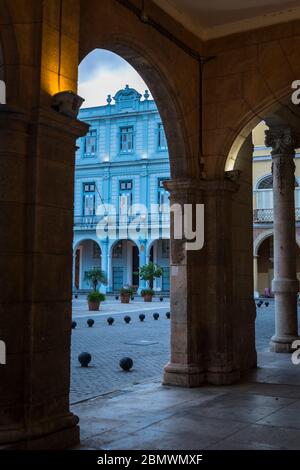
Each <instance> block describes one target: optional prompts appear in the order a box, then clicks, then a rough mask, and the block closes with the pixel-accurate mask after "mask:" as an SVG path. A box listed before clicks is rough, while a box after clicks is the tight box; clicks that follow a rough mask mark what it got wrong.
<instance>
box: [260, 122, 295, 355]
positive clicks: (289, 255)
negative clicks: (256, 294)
mask: <svg viewBox="0 0 300 470" xmlns="http://www.w3.org/2000/svg"><path fill="white" fill-rule="evenodd" d="M265 140H266V145H267V146H268V147H272V151H271V155H272V161H273V162H272V173H273V198H274V279H273V282H272V290H273V292H274V295H275V334H274V336H273V337H272V339H271V343H270V346H271V351H273V352H282V353H287V352H291V350H292V349H291V344H292V343H293V341H294V340H295V339H298V321H297V293H298V290H299V283H298V280H297V276H296V227H295V200H294V188H295V176H294V172H295V164H294V156H295V148H298V147H299V146H300V137H299V135H298V134H296V133H295V132H294V131H293V129H291V128H289V127H284V126H281V127H280V126H274V127H271V128H270V129H269V130H267V131H266V139H265Z"/></svg>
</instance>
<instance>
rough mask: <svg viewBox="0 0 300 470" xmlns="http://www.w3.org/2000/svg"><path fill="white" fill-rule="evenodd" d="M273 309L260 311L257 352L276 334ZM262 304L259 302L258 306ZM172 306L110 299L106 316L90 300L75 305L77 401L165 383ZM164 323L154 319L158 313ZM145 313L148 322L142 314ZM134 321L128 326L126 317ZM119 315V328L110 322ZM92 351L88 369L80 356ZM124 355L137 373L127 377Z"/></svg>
mask: <svg viewBox="0 0 300 470" xmlns="http://www.w3.org/2000/svg"><path fill="white" fill-rule="evenodd" d="M267 302H269V306H268V307H266V306H265V304H263V305H262V306H261V307H257V318H256V347H257V351H259V352H265V351H268V347H269V341H270V337H271V335H272V332H273V330H274V302H273V300H268V301H267ZM257 303H258V302H257ZM167 311H169V302H168V301H166V300H164V301H163V302H159V301H158V299H155V301H154V302H153V303H152V304H148V305H147V304H145V303H144V302H142V301H141V300H138V299H136V300H134V301H133V302H131V303H130V304H121V303H120V302H119V301H117V300H107V301H106V302H104V303H103V304H102V305H101V310H100V312H88V310H87V305H86V300H85V299H84V298H80V299H77V300H75V301H74V302H73V319H74V320H75V321H76V322H77V327H76V329H75V330H73V331H72V386H71V403H77V402H79V401H82V400H85V399H88V398H92V397H96V396H99V395H104V394H109V393H112V394H115V393H118V391H120V390H121V389H123V388H125V387H128V386H131V385H137V384H139V383H141V382H145V381H148V380H149V381H150V380H157V381H159V380H161V378H162V371H163V367H164V365H165V364H166V363H167V362H168V359H169V334H170V321H169V320H168V319H167V318H166V312H167ZM154 312H157V313H159V315H160V316H159V319H158V320H157V321H155V320H154V319H153V313H154ZM140 313H144V314H145V316H146V318H145V320H144V322H141V321H140V320H139V314H140ZM125 315H129V316H130V317H131V322H130V323H129V324H126V323H125V322H124V319H123V318H124V316H125ZM109 316H112V317H114V320H115V321H114V324H113V326H109V325H108V324H107V318H108V317H109ZM88 318H93V319H94V320H95V324H94V326H93V327H92V328H89V327H88V325H87V323H86V321H87V319H88ZM83 351H87V352H89V353H91V354H92V361H91V364H90V366H89V367H88V368H82V367H81V366H80V364H79V362H78V355H79V354H80V353H81V352H83ZM123 356H130V357H131V358H132V359H133V363H134V365H133V369H132V371H131V372H129V373H126V372H123V371H122V370H121V368H120V367H119V360H120V359H121V358H122V357H123Z"/></svg>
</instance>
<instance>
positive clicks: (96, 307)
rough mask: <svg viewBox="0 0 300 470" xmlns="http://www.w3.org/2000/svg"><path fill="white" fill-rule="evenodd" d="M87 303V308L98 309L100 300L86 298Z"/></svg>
mask: <svg viewBox="0 0 300 470" xmlns="http://www.w3.org/2000/svg"><path fill="white" fill-rule="evenodd" d="M88 305H89V310H90V311H93V312H95V311H97V310H99V307H100V301H99V300H98V301H96V302H91V301H90V300H88Z"/></svg>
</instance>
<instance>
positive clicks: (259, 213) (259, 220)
mask: <svg viewBox="0 0 300 470" xmlns="http://www.w3.org/2000/svg"><path fill="white" fill-rule="evenodd" d="M295 220H296V222H299V221H300V207H297V208H296V210H295ZM253 223H254V224H266V223H269V224H271V223H273V209H254V211H253Z"/></svg>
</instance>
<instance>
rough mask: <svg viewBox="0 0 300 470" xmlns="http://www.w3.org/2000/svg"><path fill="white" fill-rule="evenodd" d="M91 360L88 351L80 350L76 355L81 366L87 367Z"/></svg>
mask: <svg viewBox="0 0 300 470" xmlns="http://www.w3.org/2000/svg"><path fill="white" fill-rule="evenodd" d="M91 360H92V356H91V355H90V353H88V352H82V353H81V354H79V356H78V361H79V362H80V364H81V367H88V365H89V363H90V362H91Z"/></svg>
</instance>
